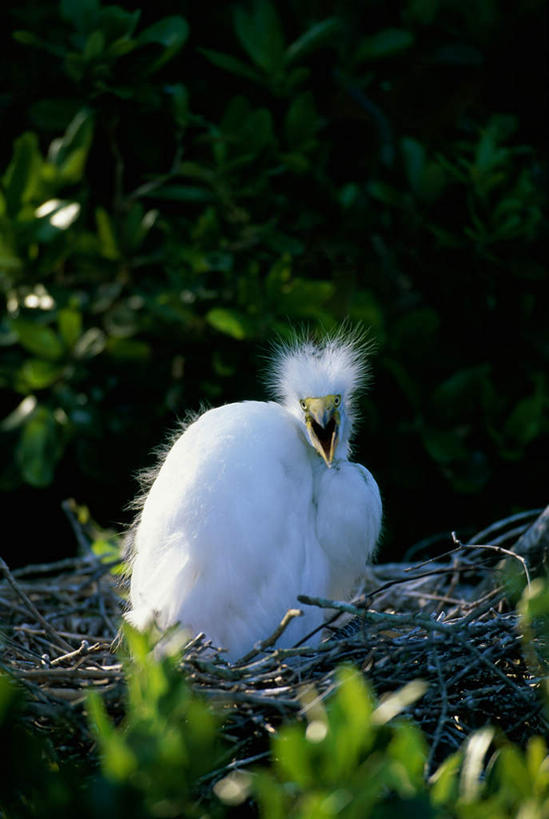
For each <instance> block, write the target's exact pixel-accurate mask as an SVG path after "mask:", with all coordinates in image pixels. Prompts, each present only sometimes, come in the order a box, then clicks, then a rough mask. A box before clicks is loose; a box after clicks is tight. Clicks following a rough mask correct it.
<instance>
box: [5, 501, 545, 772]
mask: <svg viewBox="0 0 549 819" xmlns="http://www.w3.org/2000/svg"><path fill="white" fill-rule="evenodd" d="M540 511H541V510H533V511H531V512H523V513H521V514H519V515H514V516H512V517H509V518H506V519H505V520H502V521H498V522H497V523H494V524H492V525H491V526H490V527H488V528H487V529H485V530H484V531H483V532H480V533H478V534H477V535H476V536H475V537H474V538H473V539H472V540H471V541H469V542H468V543H466V544H463V543H461V542H460V541H459V540H457V538H456V537H455V535H453V543H452V544H451V546H452V548H450V549H449V550H448V551H447V552H445V553H444V554H442V555H439V556H438V557H437V558H435V559H429V560H425V561H423V562H415V563H402V564H384V565H383V564H382V565H377V566H375V567H371V569H370V573H369V576H368V578H367V580H366V583H365V587H364V590H363V592H362V594H361V595H360V596H358V597H356V598H355V599H354V600H353V601H352V603H345V602H338V601H329V600H323V599H321V598H310V597H302V598H300V603H301V604H302V605H303V606H309V605H313V606H320V607H322V608H325V609H326V610H327V611H326V614H327V621H326V624H325V627H324V628H325V632H324V634H325V636H324V639H323V640H322V641H321V642H320V644H319V645H316V646H315V647H311V646H308V645H306V644H302V645H297V646H295V647H294V648H290V649H276V648H274V647H273V646H274V644H275V642H276V638H277V636H278V634H279V633H280V632H281V631H282V630H283V629H284V628H285V626H286V625H287V623H288V622H289V621H290V620H291V619H292V618H293V617H294V616H298V614H299V612H298V611H294V610H292V611H290V612H288V613H287V615H286V617H285V618H284V620H283V621H282V623H281V625H280V627H279V629H277V632H276V633H275V634H274V635H271V636H270V637H268V638H267V639H266V640H265V641H263V643H261V644H260V645H257V646H256V647H255V648H254V650H253V651H251V652H250V653H249V654H248V655H247V656H246V657H244V658H243V659H242V660H241V661H240V662H239V663H237V664H230V663H228V662H226V661H225V660H224V659H223V655H222V653H219V652H218V651H217V650H216V649H215V647H212V646H211V644H210V643H209V642H208V641H207V640H206V639H205V637H204V635H196V636H195V637H194V638H193V639H192V640H191V641H190V642H189V643H188V644H187V646H186V647H185V649H184V651H183V653H182V656H181V659H180V661H179V662H180V666H181V671H182V673H184V674H185V676H186V677H187V679H188V680H189V682H190V684H191V685H192V687H193V688H194V689H195V690H196V691H197V692H200V694H202V695H203V696H204V697H206V698H208V699H209V700H210V701H212V703H213V704H214V705H215V707H216V708H217V709H219V710H221V712H222V713H224V715H225V720H224V723H223V730H224V732H225V734H226V737H227V738H228V740H229V741H230V742H231V744H232V749H233V759H232V762H231V763H230V765H228V766H227V767H226V768H224V769H223V770H222V771H215V772H212V778H219V777H220V776H222V775H225V774H226V773H227V772H228V771H230V770H232V769H235V768H242V767H245V766H247V765H249V764H251V763H253V762H257V761H258V760H262V759H265V758H267V757H268V755H269V750H268V748H269V737H270V735H271V734H272V733H273V732H275V731H276V729H277V726H278V725H279V724H280V723H281V721H283V720H285V719H288V718H293V719H296V718H297V719H305V718H306V716H307V709H308V708H309V707H310V704H311V699H312V698H314V700H315V702H316V703H318V702H319V700H320V701H322V700H325V699H327V698H329V695H330V693H331V691H333V688H334V685H335V675H334V671H335V669H336V668H337V667H338V666H340V665H341V664H343V663H352V664H353V665H354V666H356V667H358V668H360V669H361V670H362V671H363V673H364V674H365V676H366V677H367V678H368V679H369V681H370V683H371V684H372V686H373V688H374V689H375V691H376V693H377V695H378V696H382V695H383V694H384V693H385V692H390V691H394V690H396V689H398V688H400V687H401V686H403V685H405V684H406V683H408V682H410V681H411V680H414V679H418V678H421V679H422V680H424V681H425V683H426V684H427V685H426V691H425V694H424V695H423V697H422V698H421V699H420V700H418V701H416V702H415V703H414V704H413V705H412V706H411V708H410V714H411V716H413V718H414V719H415V721H416V722H417V723H418V724H419V725H420V726H421V728H422V729H423V731H424V733H425V735H426V738H427V740H428V742H429V745H430V756H429V761H428V766H427V767H428V770H432V769H433V767H434V766H435V765H436V764H437V763H438V762H439V761H440V760H441V759H443V758H444V757H445V756H446V755H447V754H448V753H450V752H452V751H455V750H456V749H457V748H459V747H460V745H461V744H462V743H463V740H464V739H465V738H466V737H467V736H468V734H469V733H470V732H471V731H473V730H474V729H476V728H479V727H481V726H482V725H485V724H487V723H489V724H491V725H494V726H497V727H499V728H500V729H501V730H502V731H503V732H504V733H505V734H506V735H507V737H508V738H509V739H511V740H512V741H515V742H517V743H520V744H523V743H524V742H526V740H527V739H528V738H529V737H530V736H532V735H534V734H545V735H547V734H548V733H549V725H548V723H547V717H546V715H545V714H544V712H543V707H542V703H541V701H540V698H539V695H538V690H537V689H538V687H539V684H540V682H541V680H542V677H543V675H544V674H545V673H546V672H547V668H546V665H545V661H544V658H547V656H548V651H547V645H546V644H544V643H543V641H544V637H543V635H538V636H537V637H535V638H534V639H531V640H530V641H529V642H528V644H527V645H526V644H525V641H524V639H523V636H522V635H521V631H520V627H519V626H520V624H519V618H518V615H517V613H516V611H515V609H514V607H513V605H512V601H511V600H510V599H509V598H510V596H511V594H510V591H509V588H510V586H511V587H512V586H513V583H511V584H509V583H507V582H506V581H505V577H506V571H507V570H506V568H505V566H507V569H508V567H509V565H511V566H516V570H517V571H518V574H519V575H520V576H521V577H522V578H523V583H528V584H529V583H530V581H531V577H533V575H534V574H535V573H537V572H539V571H540V570H543V569H545V570H546V567H547V556H548V554H549V507H547V509H545V510H544V511H543V512H541V514H540ZM78 534H79V539H80V540H81V541H84V540H85V538H84V537H83V534H82V532H79V533H78ZM446 539H447V540H448V538H447V537H446ZM430 546H431V548H432V544H430ZM115 563H116V561H112V560H111V561H110V562H109V561H105V560H104V559H103V560H102V559H101V558H99V557H98V556H96V554H94V552H93V551H91V550H90V548H89V546H88V548H86V549H85V553H84V554H83V555H82V556H81V557H77V558H71V559H67V560H62V561H59V562H56V563H48V564H40V565H32V566H26V567H24V568H21V569H16V570H13V571H10V569H9V568H8V566H7V565H6V564H5V562H4V561H2V560H1V559H0V576H1V577H2V580H1V582H0V617H1V622H2V623H3V626H2V632H1V634H0V639H1V644H2V658H1V663H0V667H1V668H2V669H3V670H4V671H7V672H8V673H9V674H11V675H12V676H13V677H15V678H16V679H17V680H18V681H19V683H20V684H21V685H22V686H24V687H25V688H26V689H27V692H28V695H29V696H28V704H27V711H26V717H25V718H26V719H27V720H29V721H31V722H32V724H33V726H34V729H35V730H41V731H43V732H47V733H48V734H49V735H50V737H51V738H52V742H53V744H54V745H55V747H56V749H57V752H58V754H59V755H63V754H65V755H69V756H70V755H80V756H84V755H85V754H87V753H89V750H90V747H91V746H92V744H93V741H92V738H91V735H90V732H89V728H88V723H87V719H86V714H85V700H86V696H87V694H88V692H89V691H90V690H97V691H99V692H101V694H102V695H103V696H104V698H105V701H106V703H107V707H108V708H109V710H110V712H111V713H112V714H114V715H115V716H116V717H117V718H121V717H122V716H123V704H124V690H125V685H124V672H123V666H122V664H121V663H120V662H119V661H118V659H117V657H116V654H115V653H114V651H113V646H114V645H116V641H117V636H118V630H119V623H120V612H121V609H122V605H123V601H122V598H121V594H120V588H119V586H118V585H117V582H116V580H115V579H114V577H113V574H112V572H111V570H112V568H113V565H114V564H115ZM507 574H508V571H507ZM515 576H516V572H515ZM311 692H313V693H311Z"/></svg>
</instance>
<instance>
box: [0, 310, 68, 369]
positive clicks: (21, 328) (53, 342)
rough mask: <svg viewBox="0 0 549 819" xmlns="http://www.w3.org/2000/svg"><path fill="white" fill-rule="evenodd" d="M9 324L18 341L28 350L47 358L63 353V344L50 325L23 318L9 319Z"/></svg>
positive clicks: (52, 358)
mask: <svg viewBox="0 0 549 819" xmlns="http://www.w3.org/2000/svg"><path fill="white" fill-rule="evenodd" d="M10 326H11V327H12V329H13V330H14V331H15V332H16V333H17V337H18V339H19V343H20V344H21V345H22V346H23V347H24V348H25V349H26V350H29V352H31V353H34V354H35V355H38V356H40V357H42V358H47V359H49V360H55V359H57V358H60V357H61V356H62V355H63V353H64V347H63V344H62V342H61V340H60V339H59V338H58V336H57V335H56V334H55V332H54V331H53V330H52V329H51V327H46V326H45V325H44V324H38V322H36V321H31V320H29V319H23V318H15V319H11V321H10Z"/></svg>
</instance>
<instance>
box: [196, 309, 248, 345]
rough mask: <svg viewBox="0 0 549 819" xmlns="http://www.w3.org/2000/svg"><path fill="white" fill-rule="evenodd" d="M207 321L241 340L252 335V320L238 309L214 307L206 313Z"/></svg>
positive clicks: (227, 334)
mask: <svg viewBox="0 0 549 819" xmlns="http://www.w3.org/2000/svg"><path fill="white" fill-rule="evenodd" d="M206 321H207V322H208V324H211V326H212V327H214V328H215V329H216V330H218V331H219V332H220V333H224V334H225V335H226V336H231V337H232V338H237V339H238V340H239V341H240V340H242V339H244V338H248V337H249V336H251V335H252V331H251V326H250V320H249V319H248V317H247V316H245V315H244V314H243V313H240V312H239V311H238V310H231V309H229V308H225V307H214V308H213V310H210V311H209V312H208V313H207V314H206Z"/></svg>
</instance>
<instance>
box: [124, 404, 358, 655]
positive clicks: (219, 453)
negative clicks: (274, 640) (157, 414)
mask: <svg viewBox="0 0 549 819" xmlns="http://www.w3.org/2000/svg"><path fill="white" fill-rule="evenodd" d="M314 459H318V458H317V455H316V453H314V452H312V450H311V448H310V447H309V446H308V445H307V444H306V443H305V441H304V439H303V437H302V434H301V433H300V431H299V429H298V425H297V423H296V421H295V420H294V419H293V417H292V416H291V415H290V414H289V413H288V412H287V411H286V410H285V409H284V408H282V407H281V406H279V405H278V404H275V403H262V402H254V401H248V402H243V403H239V404H229V405H226V406H223V407H219V408H217V409H213V410H210V411H209V412H207V413H205V414H204V415H202V416H201V417H200V418H199V419H198V420H197V421H196V422H195V423H194V424H192V425H191V426H190V427H189V428H188V429H187V430H186V431H185V432H184V434H183V435H182V436H181V437H180V438H179V439H178V440H177V442H176V443H175V445H174V446H173V448H172V449H171V451H170V452H169V454H168V456H167V458H166V460H165V462H164V464H163V466H162V468H161V470H160V472H159V474H158V477H157V479H156V481H155V483H154V484H153V486H152V489H151V491H150V493H149V495H148V497H147V500H146V502H145V505H144V508H143V512H142V517H141V521H140V524H139V528H138V530H137V533H136V539H135V549H136V556H135V562H134V565H133V574H132V582H131V594H130V598H131V604H132V610H131V611H130V612H129V613H128V615H127V617H128V620H129V621H130V622H132V623H133V624H134V625H136V626H137V627H138V628H143V627H144V626H145V625H146V624H147V623H148V622H149V621H151V620H153V619H155V620H156V622H157V624H158V625H159V626H160V627H161V628H163V629H164V628H167V627H168V626H170V625H172V624H174V623H177V622H179V623H180V625H181V626H184V627H185V628H186V629H188V630H189V632H190V633H191V634H194V633H196V632H198V631H205V632H206V633H207V635H208V636H209V637H210V638H211V639H212V641H213V643H214V644H215V645H218V646H222V647H224V648H226V649H228V652H229V656H230V657H231V658H233V659H234V658H236V657H238V656H241V655H242V654H244V653H245V652H246V651H248V650H249V649H250V648H251V647H252V646H253V644H254V642H256V641H257V640H260V639H264V638H265V637H267V636H269V634H270V633H271V632H272V631H274V629H275V628H276V626H277V625H278V623H279V622H280V620H281V618H282V617H283V615H284V614H285V612H286V610H287V609H288V608H292V607H295V606H296V605H298V603H297V600H296V598H297V595H298V594H300V593H305V594H322V593H324V592H325V591H326V588H327V578H328V572H329V568H328V562H329V561H328V557H327V556H326V554H324V553H323V552H322V550H321V549H319V546H318V541H317V539H316V534H315V531H314V526H311V522H312V520H313V518H314V507H313V469H312V466H311V464H312V463H313V461H314ZM340 535H341V537H340V539H339V542H340V543H342V542H344V541H345V533H344V532H340ZM320 622H321V614H320V612H319V611H317V610H314V609H309V610H308V611H307V614H306V616H305V617H303V618H299V619H297V620H294V621H293V622H292V623H291V625H290V627H289V628H288V630H287V632H286V633H285V635H284V637H283V639H282V641H280V644H282V645H291V644H293V643H294V642H295V641H296V640H298V639H300V638H301V637H302V636H304V635H305V634H306V633H307V632H308V631H310V630H311V629H312V628H314V627H315V626H316V625H318V624H319V623H320Z"/></svg>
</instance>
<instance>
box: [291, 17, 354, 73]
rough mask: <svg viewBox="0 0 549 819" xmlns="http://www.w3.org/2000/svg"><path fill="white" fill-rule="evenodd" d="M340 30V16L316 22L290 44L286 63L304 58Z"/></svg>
mask: <svg viewBox="0 0 549 819" xmlns="http://www.w3.org/2000/svg"><path fill="white" fill-rule="evenodd" d="M340 30H341V20H340V19H339V17H328V18H327V19H326V20H321V21H320V22H318V23H314V24H313V25H312V26H311V27H310V28H308V29H307V31H304V32H303V34H301V35H300V36H299V37H298V38H297V40H294V42H293V43H292V44H291V45H290V46H288V48H287V49H286V55H285V62H286V64H287V65H290V64H291V63H295V62H297V61H298V60H301V59H303V57H305V56H306V55H307V54H310V53H311V52H312V51H314V50H315V49H317V48H319V47H320V46H322V45H324V43H325V42H327V41H328V40H329V39H330V38H332V37H334V36H335V35H336V34H339V32H340Z"/></svg>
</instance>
